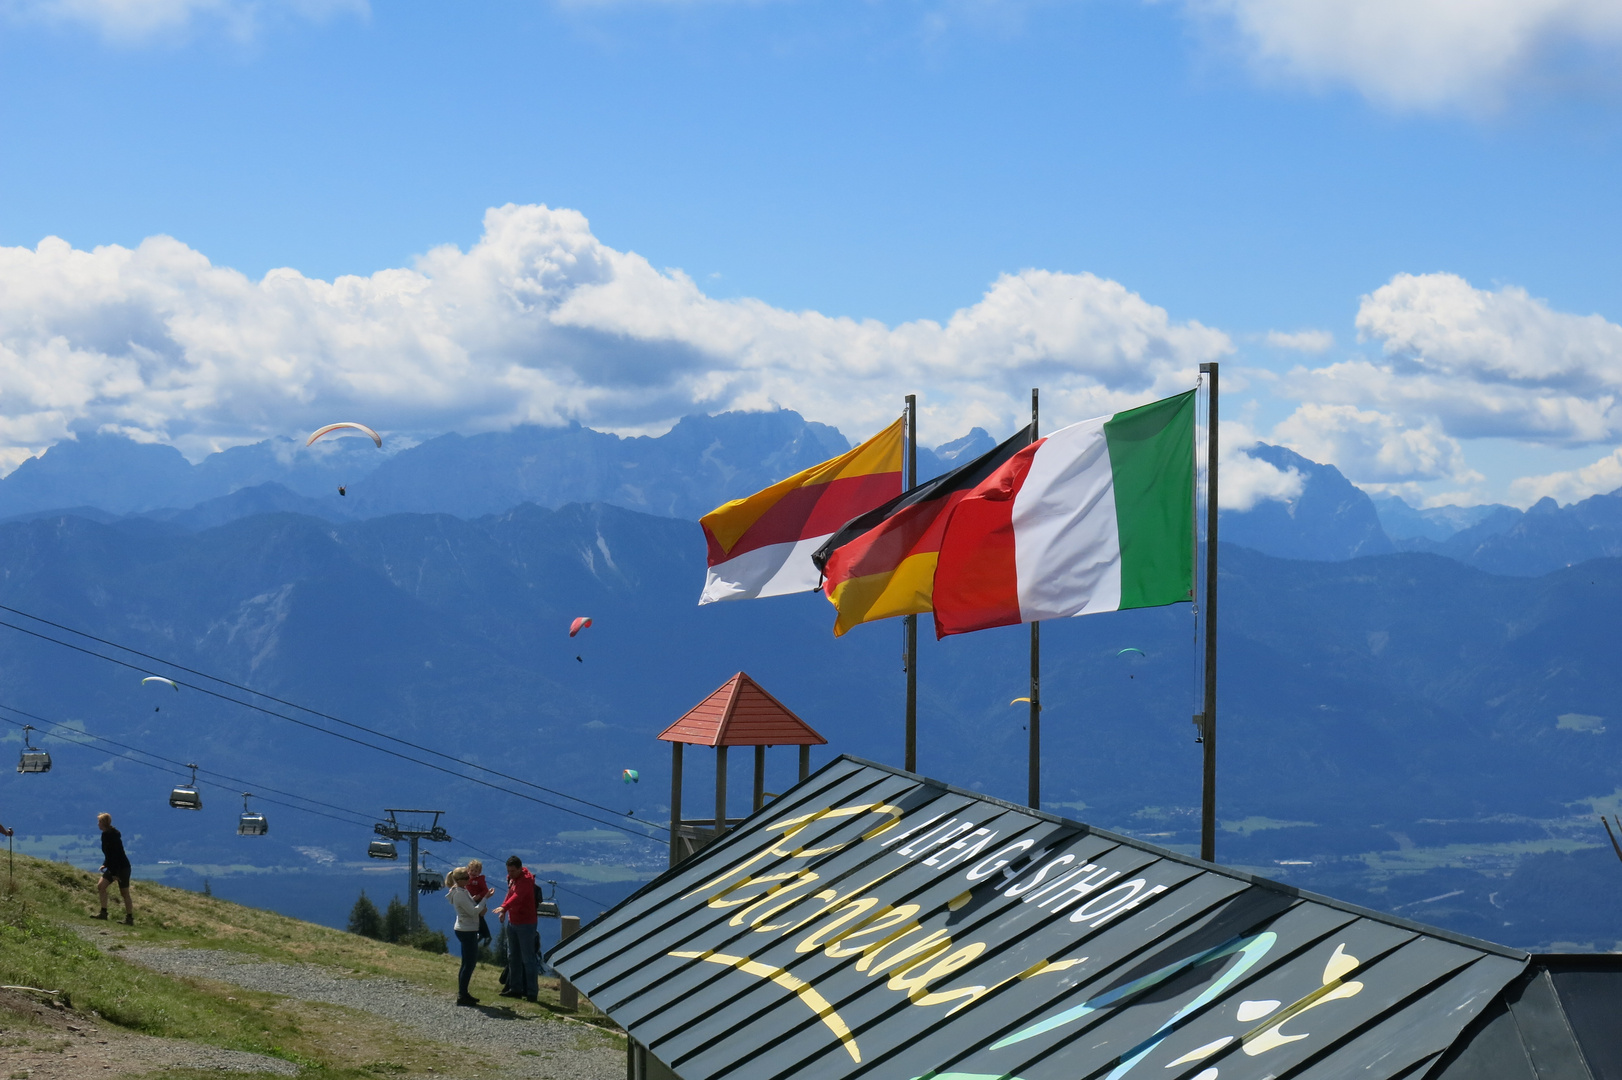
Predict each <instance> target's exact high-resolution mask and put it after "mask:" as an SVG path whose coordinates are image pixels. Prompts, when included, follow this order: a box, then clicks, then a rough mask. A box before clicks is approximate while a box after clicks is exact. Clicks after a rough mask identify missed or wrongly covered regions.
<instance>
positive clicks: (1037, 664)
mask: <svg viewBox="0 0 1622 1080" xmlns="http://www.w3.org/2000/svg"><path fill="white" fill-rule="evenodd" d="M1036 406H1037V392H1036V388H1035V387H1032V388H1031V442H1033V443H1034V442H1035V441H1036V422H1037V412H1036ZM1029 726H1030V729H1031V753H1030V758H1031V760H1030V779H1029V788H1030V790H1029V794H1028V796H1027V798H1026V804H1027V805H1028V806H1030V807H1031V808H1032V809H1033V810H1040V809H1041V808H1042V624H1041V623H1039V622H1033V623H1031V722H1030V725H1029Z"/></svg>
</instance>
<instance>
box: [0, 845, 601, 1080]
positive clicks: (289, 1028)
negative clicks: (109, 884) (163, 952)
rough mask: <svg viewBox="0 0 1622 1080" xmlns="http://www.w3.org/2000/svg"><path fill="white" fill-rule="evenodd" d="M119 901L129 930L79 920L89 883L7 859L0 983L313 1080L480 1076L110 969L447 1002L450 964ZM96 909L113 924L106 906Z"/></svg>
mask: <svg viewBox="0 0 1622 1080" xmlns="http://www.w3.org/2000/svg"><path fill="white" fill-rule="evenodd" d="M133 893H134V898H135V905H136V912H135V916H136V925H135V926H134V927H133V928H130V927H124V926H121V925H118V924H117V923H116V922H107V923H103V922H99V921H96V920H93V919H91V918H90V916H91V915H92V914H93V913H94V911H95V909H96V907H97V900H96V892H95V878H94V877H93V876H92V875H90V874H88V873H85V872H83V871H80V870H75V869H73V868H72V867H70V866H67V865H65V864H62V863H51V862H45V861H43V860H39V859H33V858H29V857H27V856H17V857H16V864H15V889H14V891H9V890H8V891H7V892H6V893H5V895H4V897H3V900H0V983H12V984H22V985H29V986H36V987H42V988H46V989H52V990H55V989H62V990H65V991H66V992H67V993H68V995H69V996H70V997H71V999H72V1003H73V1005H74V1007H75V1008H76V1009H78V1010H81V1011H87V1012H88V1011H90V1010H94V1012H96V1013H98V1014H99V1015H100V1016H101V1017H102V1018H103V1019H104V1020H106V1021H107V1022H110V1023H112V1024H115V1025H118V1026H119V1027H122V1028H126V1029H130V1030H134V1031H139V1032H144V1033H146V1034H151V1035H161V1036H168V1037H173V1038H182V1039H192V1040H196V1041H199V1042H205V1043H209V1044H212V1045H216V1046H223V1047H228V1048H230V1049H235V1050H249V1051H253V1052H256V1053H262V1054H272V1055H275V1056H278V1057H284V1058H288V1059H290V1060H295V1061H298V1062H300V1063H301V1064H304V1065H306V1066H308V1067H311V1068H313V1069H314V1070H315V1073H314V1075H317V1076H322V1077H327V1076H331V1077H349V1076H354V1077H363V1076H377V1075H398V1074H400V1073H402V1072H419V1071H425V1070H426V1069H427V1068H428V1067H432V1068H434V1069H435V1070H436V1071H437V1072H438V1073H439V1074H440V1075H444V1074H445V1072H446V1071H447V1068H448V1066H449V1065H451V1064H454V1065H456V1066H457V1068H456V1069H455V1070H454V1071H453V1075H468V1074H469V1072H470V1071H471V1070H470V1069H469V1066H473V1065H476V1064H483V1063H482V1062H479V1061H478V1059H477V1057H476V1056H474V1057H472V1058H471V1059H470V1057H469V1055H467V1054H465V1053H462V1052H454V1053H452V1052H450V1051H448V1050H447V1049H446V1048H444V1047H442V1046H440V1045H439V1044H435V1043H428V1042H426V1041H416V1042H414V1041H412V1040H409V1039H405V1040H402V1039H400V1038H397V1037H395V1036H394V1035H393V1034H392V1033H390V1032H387V1031H379V1030H376V1029H378V1028H379V1027H380V1025H379V1024H377V1023H376V1022H375V1021H373V1020H370V1019H369V1018H367V1017H365V1016H364V1015H363V1014H360V1013H355V1012H352V1011H351V1010H347V1009H342V1008H338V1007H335V1006H327V1005H314V1004H307V1003H301V1002H289V1001H287V1000H285V999H282V998H278V997H276V996H275V995H270V994H256V993H252V992H250V991H246V990H241V989H237V988H235V987H231V986H227V985H226V984H223V983H213V982H210V981H208V980H201V979H181V978H172V977H169V976H165V975H160V974H157V973H155V972H152V971H148V970H146V969H144V968H141V967H138V966H136V965H134V964H129V963H126V962H124V961H122V960H120V959H119V958H118V956H117V951H118V950H119V949H120V948H122V947H128V946H133V945H171V946H195V947H199V948H213V949H229V950H233V951H236V952H242V953H247V954H251V955H253V956H257V957H261V958H264V959H267V960H281V961H286V962H291V963H300V962H304V963H315V964H321V965H324V966H327V967H331V968H335V969H337V970H339V971H341V972H346V973H354V974H356V975H359V976H366V975H387V976H391V977H394V978H399V979H404V980H406V981H408V982H412V983H415V984H417V985H419V986H422V987H424V988H425V989H428V990H431V991H434V992H437V993H442V994H445V995H446V996H447V997H449V996H452V995H454V993H455V990H456V961H455V959H454V958H452V957H449V956H436V955H431V954H428V953H423V952H419V951H417V950H415V949H409V948H405V947H402V946H396V945H387V944H384V943H382V942H378V941H371V940H369V939H366V938H360V937H356V936H354V935H352V934H346V933H343V932H341V931H337V930H332V929H330V928H328V927H324V926H316V925H314V924H312V923H306V922H300V921H299V920H297V919H289V918H287V917H285V916H282V915H277V914H275V913H274V912H269V911H260V910H256V909H253V908H246V907H242V906H240V905H237V904H232V903H229V902H227V901H223V900H217V899H214V898H212V897H206V896H202V895H200V894H198V893H192V892H185V891H183V890H179V889H171V888H167V887H164V886H161V885H152V884H147V883H145V882H140V881H137V882H135V884H134V887H133ZM110 899H112V900H113V901H114V906H113V911H114V913H115V918H116V913H117V912H118V911H119V907H118V905H117V901H116V897H110ZM81 932H83V933H88V934H89V935H91V936H92V937H95V936H97V935H99V934H101V933H106V934H107V935H109V936H111V937H113V938H115V939H116V940H115V941H114V942H113V943H112V944H111V945H110V947H109V948H110V951H109V952H103V951H102V950H99V949H97V948H96V947H95V946H94V945H92V944H90V943H89V942H88V941H87V940H86V938H85V937H84V936H81ZM496 975H497V973H496V971H495V970H494V969H492V968H489V967H485V966H481V967H480V968H479V969H478V971H477V972H476V974H475V976H474V983H473V993H474V994H475V995H476V996H478V997H481V998H485V999H486V1000H489V999H493V998H495V996H496V992H497V990H498V989H499V987H498V986H497V983H496ZM542 999H543V1008H541V1009H537V1008H536V1006H533V1005H527V1004H522V1003H520V1004H519V1005H518V1010H519V1011H520V1013H521V1014H522V1013H530V1014H531V1015H535V1016H537V1018H540V1017H550V1016H551V1013H550V1012H549V1011H548V1010H547V1009H546V1008H545V1007H544V1004H552V1005H555V1003H556V1000H557V990H556V984H555V983H552V984H549V985H543V987H542ZM598 1019H599V1021H600V1022H601V1018H598ZM7 1020H8V1017H7V1015H6V1014H5V1013H4V1012H0V1027H4V1026H7ZM551 1022H555V1023H567V1022H569V1021H564V1020H560V1019H553V1020H551ZM16 1023H17V1021H13V1025H12V1026H15V1024H16ZM382 1027H387V1025H382ZM357 1032H362V1034H357ZM583 1033H584V1032H583ZM593 1037H595V1038H601V1037H603V1036H593ZM357 1040H358V1041H359V1045H356V1043H357ZM306 1075H310V1074H309V1073H306Z"/></svg>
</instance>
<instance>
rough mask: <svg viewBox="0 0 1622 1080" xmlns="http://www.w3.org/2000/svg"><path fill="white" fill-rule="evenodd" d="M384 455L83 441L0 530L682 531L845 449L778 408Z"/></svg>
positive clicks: (28, 491)
mask: <svg viewBox="0 0 1622 1080" xmlns="http://www.w3.org/2000/svg"><path fill="white" fill-rule="evenodd" d="M990 445H991V440H990V436H989V435H987V434H986V432H985V431H984V430H983V429H980V428H975V429H974V430H973V431H971V432H970V433H969V434H968V435H966V436H964V437H963V438H961V439H957V440H954V441H952V442H950V443H947V444H945V445H944V446H942V447H941V448H940V450H941V456H937V455H936V453H935V452H933V451H931V450H930V449H928V448H926V447H920V448H919V452H918V467H919V475H920V476H921V477H924V478H928V477H930V476H934V475H936V474H938V473H940V472H943V471H945V469H946V468H948V467H949V464H950V463H955V462H956V460H957V458H958V457H959V456H960V455H965V454H967V455H969V456H973V455H974V454H978V453H980V452H982V450H983V449H986V448H989V447H990ZM386 446H387V447H388V449H387V450H386V451H384V452H379V451H378V450H377V449H376V448H375V447H373V446H372V445H371V443H370V442H368V441H367V440H365V439H360V438H340V439H336V440H325V441H323V442H321V443H318V444H316V446H315V447H312V448H306V447H304V446H302V445H300V444H299V443H298V442H296V441H295V440H292V439H285V438H282V439H272V440H267V441H265V442H262V443H256V444H254V445H252V446H242V447H236V448H233V449H230V450H225V451H222V452H220V453H217V454H211V455H209V456H208V457H206V458H204V459H203V460H202V461H200V462H198V463H197V464H196V465H192V464H191V463H189V462H187V461H186V459H185V458H184V457H182V456H181V454H180V452H179V451H178V450H176V449H174V448H173V447H170V446H162V445H156V444H149V443H138V442H135V441H133V440H131V439H128V438H126V437H124V436H122V435H110V434H96V433H87V434H82V435H80V436H79V438H78V439H76V440H72V439H70V440H65V441H63V442H60V443H58V444H56V445H55V446H53V447H51V448H50V449H49V450H47V451H46V452H45V453H44V454H42V455H41V456H40V457H38V458H31V459H29V460H28V461H25V462H23V463H22V464H21V465H20V466H18V468H17V469H16V470H14V471H13V472H12V473H11V474H10V475H9V476H6V477H4V478H3V479H0V520H7V519H17V518H21V517H24V516H28V515H35V514H39V513H41V512H50V511H60V510H64V509H68V508H84V509H85V510H86V512H87V513H92V514H94V513H101V514H111V515H127V514H146V515H152V516H155V517H158V518H160V519H161V520H166V521H175V522H177V523H178V524H181V525H182V526H185V527H198V528H200V527H205V526H207V525H214V524H222V523H223V522H224V521H225V520H229V519H231V518H233V517H241V516H244V515H245V514H249V513H264V512H268V511H273V510H284V511H293V512H298V513H306V514H312V515H314V516H317V517H324V518H328V519H331V520H357V519H362V518H369V517H379V516H382V515H385V514H399V513H447V514H455V515H456V516H458V517H462V518H474V517H479V516H481V515H484V514H493V513H500V512H501V511H504V510H508V509H510V508H512V507H514V506H517V505H519V504H521V503H526V502H528V503H534V504H536V505H538V506H563V505H566V504H568V503H574V502H602V503H608V504H611V505H614V506H622V507H624V508H626V509H628V510H638V511H641V512H644V513H651V514H657V515H659V516H662V517H674V518H682V519H685V520H689V521H693V520H697V519H698V518H699V517H701V516H702V515H704V514H705V513H708V512H709V511H710V510H713V509H714V508H715V507H717V506H719V505H720V504H721V503H724V502H726V501H727V500H728V499H734V498H739V497H741V496H744V495H748V494H751V493H753V492H755V491H758V490H760V489H761V488H763V487H766V486H768V485H770V484H773V483H776V482H777V481H778V480H781V479H782V478H783V477H785V476H788V475H792V474H793V473H796V472H799V471H800V470H802V469H806V468H809V467H811V466H812V465H815V464H817V463H818V462H821V461H825V460H827V459H828V458H830V457H833V456H836V455H838V454H841V453H843V452H845V451H846V450H848V449H850V446H851V443H850V442H849V441H848V440H847V439H846V438H845V436H844V435H842V434H841V433H840V432H839V431H838V430H836V429H834V428H832V427H829V426H828V425H826V424H819V423H816V422H814V421H809V420H806V419H805V418H803V417H801V416H800V415H799V414H798V413H795V412H792V411H789V410H777V411H773V412H732V413H722V414H720V415H718V416H689V417H686V418H685V419H683V420H682V421H680V422H679V423H678V424H676V426H675V427H673V428H672V429H671V430H670V431H668V432H666V433H665V434H663V435H660V436H657V437H645V436H644V437H634V438H621V437H619V436H617V435H612V434H608V433H605V432H600V431H594V430H592V429H590V428H586V427H581V426H580V425H579V424H572V425H570V426H567V427H554V428H548V427H538V426H535V425H519V426H517V427H514V428H513V429H511V430H510V431H502V432H487V433H484V434H479V435H465V436H464V435H458V434H454V433H453V434H448V435H441V436H439V437H437V438H434V439H429V440H428V441H426V442H423V443H420V444H417V445H414V446H409V447H407V448H405V449H403V450H399V451H394V450H393V449H392V445H391V444H386ZM340 486H342V487H343V488H344V494H342V495H340V494H339V490H338V489H339V487H340ZM249 492H256V494H247V493H249ZM204 504H207V506H206V508H205V505H204ZM188 512H190V513H189V514H188Z"/></svg>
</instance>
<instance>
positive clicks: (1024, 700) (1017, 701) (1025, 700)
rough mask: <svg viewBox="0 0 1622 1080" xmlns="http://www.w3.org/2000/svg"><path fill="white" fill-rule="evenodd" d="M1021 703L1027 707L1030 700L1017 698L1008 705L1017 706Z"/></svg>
mask: <svg viewBox="0 0 1622 1080" xmlns="http://www.w3.org/2000/svg"><path fill="white" fill-rule="evenodd" d="M1022 701H1023V702H1024V703H1025V704H1027V705H1029V704H1030V703H1031V699H1030V698H1028V697H1017V698H1015V699H1014V700H1013V701H1010V702H1009V703H1008V704H1010V705H1018V704H1019V703H1020V702H1022Z"/></svg>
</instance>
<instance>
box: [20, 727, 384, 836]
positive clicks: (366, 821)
mask: <svg viewBox="0 0 1622 1080" xmlns="http://www.w3.org/2000/svg"><path fill="white" fill-rule="evenodd" d="M0 709H3V710H5V711H6V712H13V713H16V714H17V715H18V716H26V717H28V719H30V720H32V721H34V722H35V723H37V724H48V725H49V726H51V727H53V728H60V729H62V731H66V732H69V733H70V734H72V735H82V736H85V737H86V738H90V739H95V740H97V741H99V742H104V743H109V744H111V745H113V746H117V747H119V748H121V749H124V750H128V751H130V752H132V753H136V754H145V755H146V756H147V757H150V758H156V759H157V760H159V761H162V762H164V763H166V764H169V765H173V766H175V767H176V768H178V769H184V768H187V767H188V766H187V764H186V763H185V762H183V761H176V760H175V759H174V758H167V757H164V756H163V755H162V754H155V753H153V752H152V751H150V750H143V749H142V748H141V747H139V746H131V745H129V744H128V743H122V742H119V741H118V740H117V739H109V738H108V737H107V736H105V735H96V734H94V733H92V732H89V731H82V730H80V729H79V728H75V727H70V726H68V725H67V724H62V723H58V722H57V721H55V720H47V719H45V718H44V717H42V716H35V715H34V714H33V713H29V712H24V711H23V710H22V709H19V708H17V707H16V706H14V705H7V704H5V703H3V702H0ZM0 720H5V721H6V722H7V723H8V724H14V725H16V726H18V727H26V726H27V725H25V724H18V723H17V721H15V720H11V719H9V718H7V717H4V716H0ZM54 734H55V735H56V737H57V738H59V739H62V740H63V741H65V742H72V743H76V744H77V745H79V746H90V744H89V743H85V742H79V741H78V740H77V739H72V738H68V737H67V736H64V735H62V734H61V732H55V733H54ZM90 748H91V749H92V750H101V747H99V746H91V747H90ZM102 753H107V754H111V752H110V751H106V750H103V751H102ZM111 756H112V757H122V756H123V755H120V754H111ZM124 760H126V761H136V760H138V759H136V758H125V759H124ZM141 764H142V765H146V764H149V763H148V762H145V761H143V762H141ZM165 771H168V770H165ZM197 771H198V772H200V773H204V774H206V775H208V776H217V777H219V778H220V779H221V780H228V781H230V782H231V783H232V784H237V785H245V786H247V787H258V788H260V789H261V790H263V791H269V792H271V793H273V794H276V795H285V796H287V797H288V798H289V799H299V800H301V801H303V802H308V803H314V804H315V805H316V806H325V807H326V808H327V809H329V810H337V811H339V812H340V813H344V814H353V815H354V816H355V817H357V818H360V819H362V820H361V821H359V822H356V823H355V824H361V825H368V826H369V825H370V824H371V818H372V815H370V814H367V813H365V812H363V811H360V810H351V809H350V808H349V807H347V806H338V805H336V804H334V803H329V802H322V801H321V800H320V799H312V798H310V797H309V796H307V795H300V794H298V793H297V792H292V791H283V790H281V789H280V788H273V787H271V786H269V785H268V784H255V783H254V782H253V781H251V780H244V779H242V778H241V777H239V776H227V775H226V774H225V773H222V772H216V771H215V770H213V769H204V768H199V769H198V770H197ZM208 783H209V786H210V787H220V788H223V785H221V784H216V783H214V782H213V781H208ZM265 801H266V802H270V803H274V805H276V806H288V804H287V803H281V802H275V800H272V799H266V800H265ZM290 809H294V810H299V809H303V807H296V806H295V807H290ZM314 812H315V811H310V813H314ZM321 816H322V817H332V815H330V814H323V815H321ZM332 820H334V821H338V820H340V819H339V818H332Z"/></svg>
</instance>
